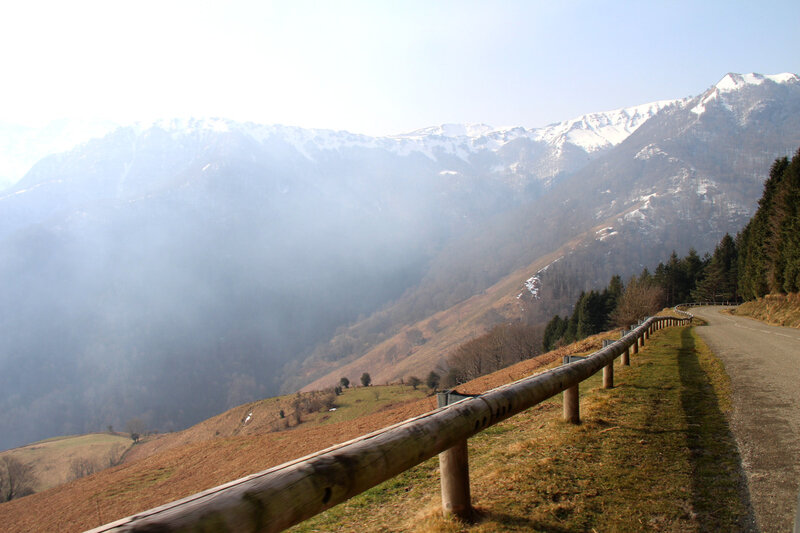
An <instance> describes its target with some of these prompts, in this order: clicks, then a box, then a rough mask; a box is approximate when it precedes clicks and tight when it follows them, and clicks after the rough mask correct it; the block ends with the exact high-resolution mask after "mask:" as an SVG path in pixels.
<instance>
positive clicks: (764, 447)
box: [691, 307, 800, 532]
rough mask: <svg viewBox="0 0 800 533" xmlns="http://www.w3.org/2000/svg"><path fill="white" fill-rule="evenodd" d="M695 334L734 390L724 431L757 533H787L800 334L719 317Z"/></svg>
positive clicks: (799, 404) (794, 470) (797, 460)
mask: <svg viewBox="0 0 800 533" xmlns="http://www.w3.org/2000/svg"><path fill="white" fill-rule="evenodd" d="M722 309H723V308H721V307H700V308H695V309H691V312H692V313H693V314H694V315H695V316H697V317H699V318H702V319H703V320H705V321H707V322H708V326H701V327H698V328H697V333H698V334H699V335H700V336H701V337H702V339H703V340H704V341H705V342H706V344H708V346H709V348H711V350H712V351H713V352H714V354H715V355H717V357H719V358H720V359H721V360H722V362H723V363H724V365H725V370H726V371H727V373H728V375H729V376H730V378H731V385H732V390H733V415H732V421H731V429H732V431H733V433H734V436H735V437H736V441H737V443H738V445H739V452H740V454H741V457H742V465H743V467H744V470H745V472H746V474H747V480H748V484H749V489H750V499H751V502H752V505H753V509H754V511H755V516H756V521H757V525H758V528H759V530H761V531H764V532H772V531H776V532H777V531H780V532H786V531H792V526H793V523H794V519H795V514H796V509H797V502H798V486H800V330H798V329H794V328H783V327H778V326H770V325H767V324H764V323H762V322H758V321H756V320H752V319H749V318H743V317H736V316H732V315H728V314H724V313H721V312H720V311H721V310H722Z"/></svg>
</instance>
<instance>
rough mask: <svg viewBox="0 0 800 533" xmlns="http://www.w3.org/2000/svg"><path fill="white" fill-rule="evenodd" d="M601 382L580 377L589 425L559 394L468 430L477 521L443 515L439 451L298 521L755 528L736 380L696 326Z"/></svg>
mask: <svg viewBox="0 0 800 533" xmlns="http://www.w3.org/2000/svg"><path fill="white" fill-rule="evenodd" d="M600 387H601V381H600V376H599V374H598V375H595V376H594V377H593V378H592V379H590V380H588V381H587V382H586V383H584V384H583V385H582V386H581V394H582V400H581V410H582V424H581V425H580V426H577V427H576V426H571V425H569V424H566V423H564V422H563V421H562V419H561V416H562V415H561V401H560V398H558V397H556V398H553V399H551V400H548V401H546V402H544V403H543V404H540V405H539V406H537V407H535V408H533V409H530V410H528V411H526V412H525V413H522V414H520V415H517V416H515V417H513V418H511V419H509V420H507V421H505V422H503V423H501V424H498V425H497V426H494V427H491V428H489V429H488V430H486V431H484V432H482V433H481V434H479V435H477V436H476V437H474V438H472V439H470V441H469V453H470V482H471V490H472V498H473V502H474V504H475V505H476V507H477V511H478V515H477V517H476V521H475V523H474V524H464V523H460V522H457V521H454V520H449V519H444V518H442V517H441V500H440V496H439V476H438V463H437V460H436V459H432V460H430V461H427V462H426V463H423V464H422V465H420V466H418V467H416V468H414V469H412V470H410V471H408V472H406V473H405V474H403V475H401V476H398V477H396V478H394V479H392V480H389V481H387V482H386V483H383V484H382V485H379V486H377V487H375V488H373V489H371V490H369V491H367V492H366V493H364V494H362V495H360V496H358V497H356V498H353V499H352V500H350V501H348V502H346V503H344V504H342V505H340V506H338V507H335V508H333V509H331V510H329V511H328V512H326V513H324V514H322V515H319V516H317V517H315V518H313V519H311V520H309V521H307V522H305V523H303V524H300V525H299V526H296V527H295V528H294V529H293V531H299V532H306V531H424V532H456V531H458V532H462V531H469V532H473V531H474V532H489V531H520V532H530V531H542V532H544V531H547V532H567V531H747V530H748V527H749V523H750V522H749V520H750V518H749V505H748V501H747V497H746V493H745V492H744V486H745V485H744V480H743V477H742V473H741V469H740V460H739V455H738V451H737V449H736V445H735V442H734V440H733V437H732V435H731V433H730V431H729V428H728V424H727V420H726V417H725V413H726V412H727V411H728V410H729V409H730V385H729V381H728V379H727V376H726V374H725V372H724V369H723V367H722V365H721V363H719V361H718V360H717V359H716V358H715V357H714V356H713V355H712V354H711V352H710V351H709V350H708V349H707V348H706V347H705V346H704V345H703V344H702V342H701V341H700V340H699V338H698V337H697V336H696V335H695V334H694V333H693V332H692V331H691V330H689V329H687V328H671V329H669V330H666V331H662V332H659V333H657V334H656V335H654V336H653V338H652V342H651V343H649V344H648V346H647V347H646V349H644V350H643V351H642V352H641V354H640V355H639V356H634V358H633V360H632V365H631V367H629V368H624V369H623V368H621V367H617V369H616V387H615V388H614V389H613V390H605V389H602V388H600ZM643 496H644V497H643Z"/></svg>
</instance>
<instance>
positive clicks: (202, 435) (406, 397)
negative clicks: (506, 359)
mask: <svg viewBox="0 0 800 533" xmlns="http://www.w3.org/2000/svg"><path fill="white" fill-rule="evenodd" d="M609 336H611V334H609V335H605V336H604V335H597V336H594V337H591V338H588V339H585V340H583V341H581V342H579V343H575V344H574V345H571V346H569V347H564V348H560V349H559V350H557V351H554V352H550V353H549V354H545V355H543V356H540V357H538V358H535V359H530V360H527V361H523V362H521V363H519V364H517V365H514V366H512V367H509V368H506V369H503V370H501V371H498V372H496V373H494V374H491V375H488V376H483V377H482V378H479V379H477V380H475V381H473V382H470V383H468V384H465V386H464V387H463V388H462V387H459V390H462V389H463V390H464V391H465V392H472V393H478V392H482V391H484V390H488V389H490V388H493V387H496V386H499V385H501V384H503V383H507V382H509V381H513V380H515V379H519V378H521V377H524V376H527V375H530V374H531V373H532V372H536V371H538V370H540V369H541V368H542V367H543V366H546V365H548V364H552V363H553V362H554V361H556V360H560V358H561V357H562V355H564V354H566V353H587V352H590V351H593V350H596V349H597V348H599V347H600V345H601V343H602V338H603V337H609ZM376 395H377V398H376ZM339 398H340V399H341V400H340V402H341V403H339V404H337V410H336V411H334V412H325V413H319V414H318V415H316V418H309V419H308V420H307V421H305V422H302V423H301V424H300V425H299V426H293V427H292V428H290V429H289V430H284V431H272V430H271V429H270V425H269V423H268V421H267V415H271V414H272V413H274V412H275V411H276V409H277V408H278V406H279V405H280V403H279V402H289V401H290V399H291V396H285V397H281V398H272V399H269V400H264V401H263V402H254V403H252V404H247V405H244V406H240V407H237V408H235V409H232V410H230V411H227V412H225V413H222V414H220V415H218V416H217V417H214V418H212V419H209V420H207V421H205V422H203V423H201V424H198V425H197V426H195V427H193V428H189V429H188V430H186V431H184V432H180V433H177V434H174V435H166V436H161V437H158V438H155V439H153V440H151V441H149V442H146V443H142V444H137V445H136V446H135V447H134V448H133V449H132V450H131V452H130V453H129V454H128V456H127V457H126V462H125V463H124V464H122V465H120V466H118V467H115V468H111V469H108V470H105V471H103V472H100V473H98V474H95V475H93V476H89V477H86V478H83V479H79V480H77V481H75V482H72V483H68V484H66V485H63V486H61V487H56V488H55V489H52V490H49V491H45V492H43V493H40V494H34V495H32V496H27V497H25V498H21V499H19V500H14V501H12V502H8V503H5V504H2V505H0V524H2V525H3V529H4V531H9V532H24V531H82V530H85V529H89V528H92V527H96V526H98V525H101V524H104V523H107V522H110V521H112V520H115V519H118V518H122V517H124V516H128V515H131V514H134V513H136V512H139V511H143V510H146V509H149V508H151V507H155V506H158V505H162V504H164V503H167V502H170V501H173V500H176V499H178V498H181V497H184V496H188V495H190V494H193V493H195V492H198V491H201V490H205V489H208V488H211V487H214V486H216V485H220V484H222V483H226V482H228V481H231V480H233V479H237V478H239V477H243V476H246V475H249V474H252V473H254V472H259V471H261V470H264V469H266V468H269V467H271V466H274V465H277V464H281V463H283V462H286V461H288V460H291V459H294V458H297V457H301V456H303V455H307V454H309V453H312V452H314V451H317V450H320V449H323V448H326V447H328V446H331V445H333V444H337V443H339V442H344V441H346V440H350V439H353V438H355V437H358V436H360V435H363V434H365V433H369V432H371V431H374V430H377V429H380V428H382V427H385V426H388V425H391V424H394V423H397V422H401V421H403V420H406V419H408V418H411V417H413V416H417V415H420V414H422V413H425V412H427V411H430V410H431V409H433V408H435V405H436V402H435V399H434V398H433V397H425V393H424V392H423V391H422V390H419V391H413V389H412V388H411V387H408V386H406V387H400V386H390V387H380V386H379V387H364V388H357V389H349V390H345V393H344V394H343V395H342V396H340V397H339ZM393 398H394V399H393ZM415 398H416V399H415ZM394 400H399V401H398V403H394V404H392V403H390V402H391V401H394ZM249 413H253V414H252V416H251V423H248V424H243V420H244V419H246V417H247V415H248V414H249ZM262 415H263V416H262ZM326 416H327V418H325V417H326ZM262 419H264V420H263V421H261V422H259V421H260V420H262ZM259 424H260V425H259ZM257 428H260V429H257ZM218 431H219V434H217V432H218ZM237 432H238V433H237ZM148 447H149V448H148Z"/></svg>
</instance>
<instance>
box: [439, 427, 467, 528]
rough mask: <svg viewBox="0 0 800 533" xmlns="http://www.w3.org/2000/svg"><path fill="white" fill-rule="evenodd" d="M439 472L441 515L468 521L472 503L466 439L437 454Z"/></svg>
mask: <svg viewBox="0 0 800 533" xmlns="http://www.w3.org/2000/svg"><path fill="white" fill-rule="evenodd" d="M439 472H440V475H441V477H442V513H443V514H445V515H455V516H457V517H458V518H461V519H462V520H470V519H471V518H472V503H471V501H470V494H469V457H468V454H467V440H466V439H464V440H462V441H461V442H459V443H458V444H456V445H455V446H453V447H452V448H448V449H447V450H445V451H443V452H442V453H440V454H439Z"/></svg>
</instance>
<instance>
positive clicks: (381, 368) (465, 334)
mask: <svg viewBox="0 0 800 533" xmlns="http://www.w3.org/2000/svg"><path fill="white" fill-rule="evenodd" d="M615 220H616V215H615V216H614V217H611V218H609V219H607V220H604V221H602V222H601V223H599V224H598V225H597V226H595V227H593V228H591V229H590V230H589V231H587V232H585V233H583V234H581V235H579V236H577V237H576V238H575V239H573V240H571V241H569V242H567V243H566V244H564V245H563V246H561V248H559V249H558V250H556V251H554V252H552V253H550V254H547V255H545V256H542V257H540V258H539V259H537V260H536V261H534V262H533V263H531V264H530V265H528V266H526V267H524V268H521V269H519V270H516V271H515V272H512V273H511V274H509V275H508V276H506V277H504V278H503V279H501V280H500V281H498V282H497V283H495V284H494V285H492V286H491V287H489V288H488V289H486V290H485V291H483V292H482V293H480V294H476V295H474V296H473V297H471V298H468V299H467V300H465V301H463V302H461V303H459V304H456V305H454V306H453V307H451V308H449V309H446V310H444V311H440V312H438V313H436V314H434V315H433V316H430V317H427V318H425V319H423V320H420V321H419V322H417V323H415V324H412V325H410V326H407V327H405V328H403V329H401V330H400V331H399V332H398V333H397V334H395V335H394V336H392V337H390V338H389V339H387V340H385V341H384V342H382V343H380V344H378V345H376V346H374V347H373V348H372V349H370V350H369V351H368V352H367V353H366V354H364V355H363V356H361V357H359V358H357V359H355V360H353V361H344V362H343V361H334V362H328V363H319V364H327V368H325V369H322V370H321V369H320V368H315V369H313V372H314V373H315V375H319V373H320V372H321V371H327V373H326V374H324V375H322V377H319V378H317V379H314V380H313V381H311V382H310V383H309V384H308V385H306V386H305V387H303V389H302V390H305V391H308V390H316V389H323V388H325V387H331V386H333V385H335V384H336V383H337V382H338V381H339V378H340V377H342V376H347V377H348V378H350V380H351V381H352V380H354V379H358V377H359V376H360V375H361V374H362V373H363V372H369V374H370V376H371V377H372V381H373V383H390V382H395V381H398V380H399V379H400V378H406V377H408V376H410V375H416V376H418V377H421V378H424V376H425V375H426V374H427V373H428V372H429V371H430V370H434V369H436V368H437V366H440V367H444V366H445V365H443V364H442V363H443V362H444V359H445V358H446V357H447V354H448V353H449V352H450V351H451V350H453V349H454V348H456V347H457V346H459V345H460V344H462V343H464V342H466V341H468V340H470V339H473V338H475V337H478V336H480V335H482V334H483V333H485V332H486V331H488V330H489V329H490V328H491V327H492V326H493V325H495V323H492V322H491V321H489V320H487V317H489V316H496V317H502V320H503V321H506V322H509V321H514V320H517V319H520V318H522V317H523V315H524V310H523V304H521V302H520V301H519V300H518V299H517V295H518V294H519V293H520V292H521V291H523V290H524V286H525V281H526V280H527V279H528V278H530V277H531V276H533V275H534V274H536V273H537V272H538V271H540V270H541V269H543V268H544V267H545V266H547V265H549V264H550V263H552V262H553V261H555V260H556V259H558V258H559V257H562V256H564V255H566V254H569V253H570V252H571V251H573V250H574V249H575V248H577V247H578V246H579V245H580V244H581V243H582V242H584V241H587V240H590V241H591V240H594V239H596V238H597V234H598V231H600V230H601V229H602V228H604V227H607V226H609V225H613V224H614V223H615ZM414 329H416V330H419V331H421V332H422V334H423V336H424V337H425V339H427V341H426V342H425V343H424V344H422V345H418V346H414V345H412V343H410V342H409V341H408V338H407V334H408V332H409V331H411V330H414Z"/></svg>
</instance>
